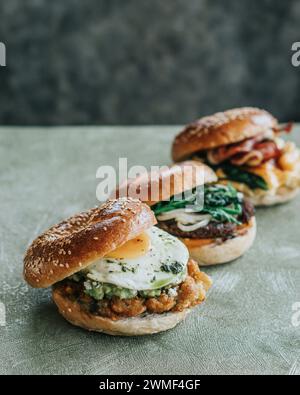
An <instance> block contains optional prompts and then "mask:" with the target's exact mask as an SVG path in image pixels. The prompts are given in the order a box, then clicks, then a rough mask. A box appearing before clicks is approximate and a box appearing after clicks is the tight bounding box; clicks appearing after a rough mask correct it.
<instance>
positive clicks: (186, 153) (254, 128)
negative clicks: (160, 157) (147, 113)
mask: <svg viewBox="0 0 300 395" xmlns="http://www.w3.org/2000/svg"><path fill="white" fill-rule="evenodd" d="M276 128H278V121H277V120H276V119H275V118H274V117H273V116H272V115H271V114H270V113H268V112H267V111H265V110H260V109H258V108H252V107H244V108H236V109H232V110H228V111H225V112H219V113H216V114H214V115H211V116H207V117H204V118H201V119H199V120H197V121H195V122H193V123H192V124H190V125H188V126H186V127H185V129H184V130H183V131H182V132H181V133H180V134H179V135H178V136H177V137H176V138H175V140H174V143H173V148H172V157H173V160H174V162H179V161H181V160H184V159H186V158H189V157H191V156H192V155H193V154H195V153H196V152H200V151H205V150H210V149H213V148H217V147H220V146H222V145H228V144H234V143H238V142H240V141H243V140H245V139H248V138H251V137H254V136H256V135H257V134H260V133H263V132H265V131H267V130H269V129H276Z"/></svg>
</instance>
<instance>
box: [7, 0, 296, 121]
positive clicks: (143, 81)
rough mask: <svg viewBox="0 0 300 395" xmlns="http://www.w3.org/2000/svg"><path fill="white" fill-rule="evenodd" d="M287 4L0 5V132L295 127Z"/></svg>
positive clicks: (102, 0)
mask: <svg viewBox="0 0 300 395" xmlns="http://www.w3.org/2000/svg"><path fill="white" fill-rule="evenodd" d="M299 21H300V1H299V0H284V1H283V0H226V1H224V0H86V1H79V0H64V1H62V0H51V1H49V0H26V1H24V0H9V1H8V0H0V41H3V42H5V44H6V46H7V67H6V68H3V67H2V68H0V124H21V125H22V124H23V125H30V124H40V125H56V124H172V123H185V122H188V121H190V120H192V119H194V118H196V117H198V116H200V115H203V114H206V113H211V112H215V111H217V110H222V109H225V108H229V107H233V106H242V105H255V106H261V107H265V108H267V109H269V110H270V111H272V112H274V113H275V114H276V115H277V116H278V117H279V118H281V119H282V120H290V119H295V120H300V109H299V99H300V68H293V67H292V66H291V45H292V43H293V42H294V41H300V28H299V26H300V23H299Z"/></svg>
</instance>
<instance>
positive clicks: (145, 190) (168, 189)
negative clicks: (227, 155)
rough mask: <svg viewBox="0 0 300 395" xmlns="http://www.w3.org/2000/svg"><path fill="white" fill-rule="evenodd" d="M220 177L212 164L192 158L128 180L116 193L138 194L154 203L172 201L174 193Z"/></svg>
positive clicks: (179, 192) (124, 195)
mask: <svg viewBox="0 0 300 395" xmlns="http://www.w3.org/2000/svg"><path fill="white" fill-rule="evenodd" d="M217 180H218V178H217V176H216V173H215V172H214V171H213V170H212V169H211V168H210V167H209V166H207V165H205V164H204V163H201V162H199V161H193V160H189V161H184V162H181V163H176V164H174V165H172V166H165V167H162V168H160V169H159V170H158V171H156V172H148V173H143V174H141V175H140V176H138V177H136V178H135V179H132V180H126V181H125V182H124V183H123V184H122V185H121V186H120V188H119V189H118V190H117V191H116V195H117V197H126V196H130V197H138V198H139V199H140V200H141V201H143V202H144V203H146V204H148V205H149V206H153V205H155V204H156V203H158V202H161V201H168V200H169V199H170V198H171V197H172V196H175V195H178V194H181V193H183V192H185V191H190V190H192V189H194V188H196V187H199V186H202V185H205V184H210V183H214V182H216V181H217Z"/></svg>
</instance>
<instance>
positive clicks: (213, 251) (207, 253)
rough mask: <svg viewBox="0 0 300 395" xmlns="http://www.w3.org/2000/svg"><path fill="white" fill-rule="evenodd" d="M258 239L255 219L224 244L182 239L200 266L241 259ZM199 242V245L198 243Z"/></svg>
mask: <svg viewBox="0 0 300 395" xmlns="http://www.w3.org/2000/svg"><path fill="white" fill-rule="evenodd" d="M255 237H256V219H255V217H253V218H252V219H251V221H250V223H249V224H248V225H247V227H245V228H243V230H242V231H241V232H240V234H239V235H238V236H237V237H235V238H233V239H228V240H226V241H224V242H222V241H221V242H220V241H219V240H218V241H207V243H205V242H203V240H192V241H190V240H187V239H182V241H183V242H184V243H185V244H186V246H187V247H188V249H189V251H190V257H191V258H192V259H194V260H195V261H197V262H198V264H199V266H211V265H218V264H222V263H228V262H231V261H234V260H236V259H238V258H239V257H241V256H242V255H243V254H244V253H245V252H246V251H248V250H249V248H250V247H251V246H252V245H253V243H254V240H255ZM197 241H198V243H197Z"/></svg>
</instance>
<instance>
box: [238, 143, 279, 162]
mask: <svg viewBox="0 0 300 395" xmlns="http://www.w3.org/2000/svg"><path fill="white" fill-rule="evenodd" d="M280 155H281V151H280V150H279V148H278V147H277V145H276V143H275V142H274V141H264V142H261V143H257V144H255V146H254V149H253V151H251V152H249V153H247V154H241V155H237V156H234V157H233V158H231V163H232V164H233V165H236V166H244V165H247V166H250V167H256V166H259V165H261V164H262V163H263V162H267V161H268V160H270V159H277V158H279V157H280Z"/></svg>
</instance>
